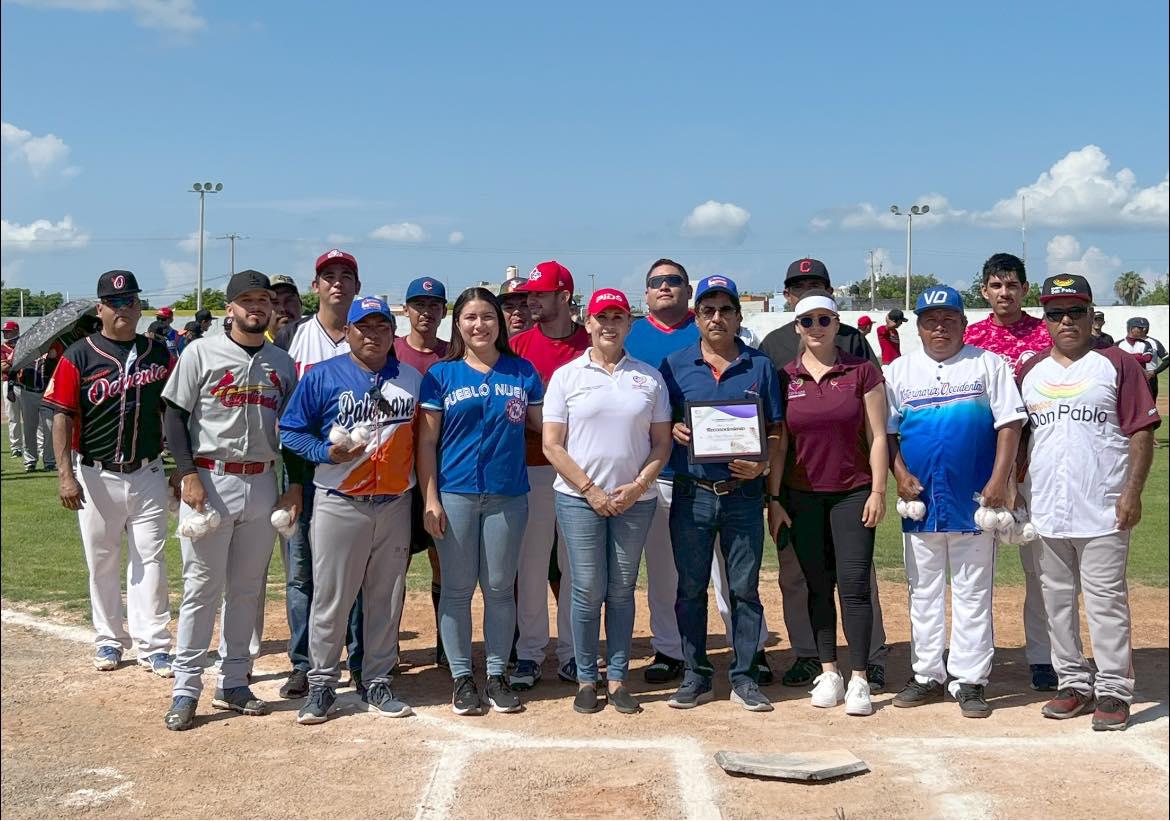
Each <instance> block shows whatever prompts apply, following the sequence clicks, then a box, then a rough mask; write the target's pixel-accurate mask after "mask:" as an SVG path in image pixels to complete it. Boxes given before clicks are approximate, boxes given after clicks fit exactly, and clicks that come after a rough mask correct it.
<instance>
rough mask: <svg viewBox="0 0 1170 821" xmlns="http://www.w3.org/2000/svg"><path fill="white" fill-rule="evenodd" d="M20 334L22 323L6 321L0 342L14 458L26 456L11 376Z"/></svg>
mask: <svg viewBox="0 0 1170 821" xmlns="http://www.w3.org/2000/svg"><path fill="white" fill-rule="evenodd" d="M19 336H20V325H18V324H17V323H16V322H13V321H11V320H10V321H8V322H5V323H4V342H3V344H0V367H3V369H4V415H5V416H7V417H8V452H9V453H10V454H11V455H12V458H13V459H19V458H21V457H22V456H24V451H23V450H21V447H20V445H21V430H22V428H21V422H20V397H19V396H18V395H17V387H16V382H15V380H13V379H11V378H10V374H9V369H10V366H11V365H12V354H13V353H14V352H15V351H16V340H17V338H18V337H19Z"/></svg>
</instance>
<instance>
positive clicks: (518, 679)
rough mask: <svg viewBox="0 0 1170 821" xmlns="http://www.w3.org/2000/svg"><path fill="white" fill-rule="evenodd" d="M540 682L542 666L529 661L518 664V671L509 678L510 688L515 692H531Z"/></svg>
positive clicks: (521, 661)
mask: <svg viewBox="0 0 1170 821" xmlns="http://www.w3.org/2000/svg"><path fill="white" fill-rule="evenodd" d="M538 681H540V665H539V664H537V663H536V662H535V661H529V660H528V659H521V660H520V661H518V662H516V669H515V670H513V671H512V673H511V675H509V676H508V686H509V687H511V688H512V689H513V690H531V689H532V688H533V687H535V686H536V682H538Z"/></svg>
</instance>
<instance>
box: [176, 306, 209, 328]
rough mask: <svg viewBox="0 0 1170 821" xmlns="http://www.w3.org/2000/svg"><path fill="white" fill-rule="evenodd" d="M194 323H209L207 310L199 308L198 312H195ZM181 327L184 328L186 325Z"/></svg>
mask: <svg viewBox="0 0 1170 821" xmlns="http://www.w3.org/2000/svg"><path fill="white" fill-rule="evenodd" d="M195 321H196V322H210V321H211V311H209V310H207V309H206V308H200V309H199V310H198V311H196V312H195ZM187 324H188V325H190V324H191V323H189V322H188V323H187ZM183 327H186V325H184V326H183Z"/></svg>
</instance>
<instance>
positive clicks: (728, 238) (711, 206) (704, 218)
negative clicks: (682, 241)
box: [682, 200, 752, 245]
mask: <svg viewBox="0 0 1170 821" xmlns="http://www.w3.org/2000/svg"><path fill="white" fill-rule="evenodd" d="M751 218H752V215H751V214H750V213H749V212H748V211H747V210H746V209H744V208H741V207H740V206H738V205H736V204H735V203H731V202H716V201H715V200H707V201H706V202H705V203H703V204H702V205H696V206H695V207H694V209H693V210H692V211H691V213H690V214H688V215H687V218H686V219H684V220H683V223H682V235H683V236H684V237H697V238H704V239H717V240H721V241H723V242H729V243H733V244H737V245H738V244H739V243H741V242H743V238H744V237H745V236H746V235H747V230H748V221H749V220H750V219H751Z"/></svg>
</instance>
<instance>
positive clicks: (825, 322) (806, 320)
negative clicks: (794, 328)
mask: <svg viewBox="0 0 1170 821" xmlns="http://www.w3.org/2000/svg"><path fill="white" fill-rule="evenodd" d="M836 318H837V317H835V316H825V315H824V314H821V315H820V316H802V317H801V318H800V319H799V320H798V321H799V322H800V327H802V328H811V327H812V326H813V323H814V322H815V323H816V324H818V325H820V326H821V327H822V328H827V327H829V326H830V325H832V324H833V320H834V319H836Z"/></svg>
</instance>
